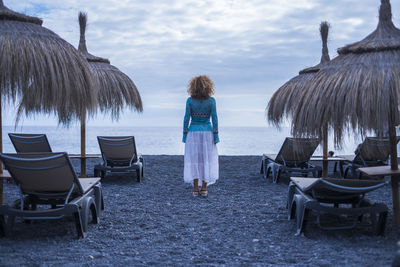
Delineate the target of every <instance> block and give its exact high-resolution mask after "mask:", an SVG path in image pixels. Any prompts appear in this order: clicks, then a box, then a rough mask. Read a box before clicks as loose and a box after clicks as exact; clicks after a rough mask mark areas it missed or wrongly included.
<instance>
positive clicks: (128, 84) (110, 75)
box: [78, 12, 143, 172]
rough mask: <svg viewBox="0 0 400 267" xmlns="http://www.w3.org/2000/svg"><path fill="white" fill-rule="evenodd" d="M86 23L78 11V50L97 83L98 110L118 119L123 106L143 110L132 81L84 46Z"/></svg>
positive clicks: (83, 147) (83, 125)
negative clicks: (87, 63)
mask: <svg viewBox="0 0 400 267" xmlns="http://www.w3.org/2000/svg"><path fill="white" fill-rule="evenodd" d="M86 24H87V14H86V13H83V12H80V13H79V26H80V40H79V47H78V49H79V51H80V52H81V53H82V54H83V55H84V57H85V58H86V59H87V61H88V62H89V65H90V68H91V70H92V72H93V74H94V76H95V77H96V78H97V80H98V83H99V88H98V94H97V100H98V106H99V108H100V111H102V112H109V113H110V114H111V117H112V119H118V117H119V114H120V112H121V111H122V109H123V108H124V107H128V108H131V109H134V110H136V111H139V112H141V111H142V110H143V105H142V100H141V97H140V94H139V91H138V90H137V88H136V85H135V84H134V83H133V81H132V80H131V79H130V78H129V77H128V76H127V75H126V74H124V73H123V72H122V71H120V70H119V69H118V68H116V67H114V66H113V65H111V64H110V61H109V60H108V59H105V58H101V57H96V56H93V55H92V54H90V53H89V52H88V50H87V48H86V39H85V32H86ZM85 121H86V120H85V118H84V117H82V118H81V157H82V159H83V160H82V165H81V172H84V170H85V165H84V164H85V160H84V158H85V154H86V141H85V140H86V138H85V134H86V122H85Z"/></svg>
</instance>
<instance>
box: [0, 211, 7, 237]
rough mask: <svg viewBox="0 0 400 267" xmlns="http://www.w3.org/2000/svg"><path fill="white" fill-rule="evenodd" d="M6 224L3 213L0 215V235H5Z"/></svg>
mask: <svg viewBox="0 0 400 267" xmlns="http://www.w3.org/2000/svg"><path fill="white" fill-rule="evenodd" d="M6 232H7V225H6V220H5V219H4V215H0V236H6Z"/></svg>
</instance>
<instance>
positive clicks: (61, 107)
mask: <svg viewBox="0 0 400 267" xmlns="http://www.w3.org/2000/svg"><path fill="white" fill-rule="evenodd" d="M41 25H42V20H41V19H39V18H35V17H30V16H26V15H23V14H19V13H17V12H14V11H12V10H10V9H8V8H7V7H5V6H4V4H3V1H2V0H0V88H1V95H2V96H3V97H5V98H6V99H9V100H12V101H16V100H19V101H20V102H19V103H20V104H19V111H18V117H19V116H20V115H21V114H23V113H25V114H31V113H35V112H46V113H54V114H55V115H57V116H58V119H59V121H60V123H63V124H68V123H69V122H70V121H71V120H73V119H76V118H81V117H82V116H84V114H86V112H89V113H92V112H94V111H95V108H96V98H95V95H93V90H95V89H93V88H92V87H94V83H95V80H94V79H93V75H92V74H91V71H90V67H89V65H88V64H87V61H86V60H85V59H84V58H83V57H82V56H81V54H80V53H79V51H78V50H76V49H75V48H74V47H73V46H72V45H71V44H69V43H68V42H66V41H65V40H63V39H62V38H60V37H59V36H58V35H57V34H55V33H54V32H52V31H51V30H49V29H47V28H45V27H42V26H41Z"/></svg>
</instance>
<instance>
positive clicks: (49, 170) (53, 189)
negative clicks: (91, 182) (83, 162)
mask: <svg viewBox="0 0 400 267" xmlns="http://www.w3.org/2000/svg"><path fill="white" fill-rule="evenodd" d="M0 159H1V160H2V161H3V163H4V166H5V167H6V169H7V170H8V171H9V172H10V174H11V176H12V177H13V179H14V180H15V182H16V183H17V184H19V185H20V188H21V190H22V192H24V193H57V192H58V193H67V192H68V191H69V190H71V188H72V185H73V184H75V190H77V191H78V192H80V193H83V190H82V187H81V185H80V183H79V180H78V177H77V176H76V174H75V171H74V170H73V168H72V165H71V162H70V160H69V158H68V155H67V154H66V153H65V152H61V153H17V154H0Z"/></svg>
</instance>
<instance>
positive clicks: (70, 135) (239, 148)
mask: <svg viewBox="0 0 400 267" xmlns="http://www.w3.org/2000/svg"><path fill="white" fill-rule="evenodd" d="M13 132H22V133H45V134H46V135H47V138H48V140H49V143H50V145H51V147H52V150H53V151H66V152H68V153H69V154H79V153H80V127H79V126H71V127H69V128H65V127H63V126H58V127H57V126H23V127H17V128H16V129H15V128H14V126H4V127H3V151H4V152H9V153H14V152H15V150H14V147H13V146H12V144H11V142H10V139H9V137H8V133H13ZM118 135H119V136H127V135H133V136H135V141H136V147H137V150H138V152H139V153H141V154H143V155H183V153H184V143H182V128H181V127H128V126H118V127H110V126H109V127H107V126H87V129H86V153H87V154H99V153H100V149H99V145H98V142H97V138H96V137H97V136H118ZM287 136H290V129H289V128H286V127H282V128H281V129H277V128H275V127H272V126H265V127H220V128H219V137H220V143H218V145H217V147H218V153H219V155H262V154H263V153H271V154H273V153H277V152H278V150H279V149H280V147H281V145H282V143H283V141H284V140H285V137H287ZM360 142H361V140H360V139H359V138H357V137H355V136H352V135H349V136H348V137H347V138H346V139H345V141H344V143H343V145H342V147H341V148H335V147H334V145H333V142H332V137H331V138H330V142H329V146H328V147H329V150H332V151H334V152H335V155H344V154H353V153H354V150H355V148H356V146H357V144H358V143H360ZM314 155H322V150H321V148H320V147H319V148H318V149H317V150H316V152H315V153H314Z"/></svg>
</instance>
